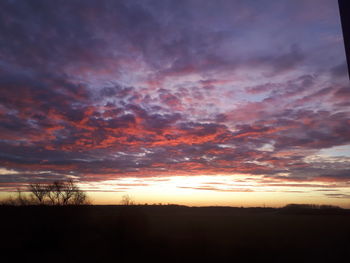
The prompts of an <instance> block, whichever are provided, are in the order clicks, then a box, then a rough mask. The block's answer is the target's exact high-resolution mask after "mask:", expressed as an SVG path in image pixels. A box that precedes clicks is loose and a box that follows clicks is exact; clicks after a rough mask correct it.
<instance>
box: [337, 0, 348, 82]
mask: <svg viewBox="0 0 350 263" xmlns="http://www.w3.org/2000/svg"><path fill="white" fill-rule="evenodd" d="M338 4H339V12H340V20H341V24H342V30H343V37H344V45H345V52H346V59H347V62H348V72H349V78H350V68H349V62H350V12H349V9H350V8H349V4H350V3H349V0H338Z"/></svg>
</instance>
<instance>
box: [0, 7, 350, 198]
mask: <svg viewBox="0 0 350 263" xmlns="http://www.w3.org/2000/svg"><path fill="white" fill-rule="evenodd" d="M339 21H340V20H339V14H338V6H337V1H319V0H317V1H316V0H315V1H312V0H308V1H301V0H300V1H299V0H298V1H269V0H264V1H239V0H237V1H226V0H222V1H209V0H208V1H195V0H193V1H192V0H190V1H170V0H169V1H166V0H165V1H163V0H154V1H136V0H135V1H126V0H125V1H112V0H102V1H68V0H67V1H65V0H62V1H41V0H34V1H7V0H4V1H1V2H0V35H1V38H0V184H1V185H0V186H1V187H2V189H10V188H15V187H18V186H19V185H23V184H27V183H30V182H45V181H52V180H59V179H63V178H67V177H74V178H76V179H78V180H80V181H81V182H82V183H92V182H104V181H107V180H113V179H118V178H125V177H136V178H151V177H152V178H153V177H156V176H158V177H161V176H167V177H169V176H178V175H186V176H196V175H233V176H234V175H239V174H241V175H242V174H243V175H247V176H250V177H251V178H253V179H254V178H255V180H256V182H260V184H261V185H267V186H270V187H273V186H283V185H284V186H286V187H287V186H289V187H294V186H296V187H303V185H304V186H310V187H322V185H323V186H324V183H325V182H329V183H330V185H332V187H344V186H348V185H347V183H349V182H350V153H349V152H346V153H345V154H342V153H341V152H339V151H337V150H334V149H337V147H348V146H350V110H349V107H350V104H349V101H350V87H349V80H348V76H347V65H346V63H345V62H344V61H345V53H344V47H343V42H342V34H341V27H340V24H339V23H340V22H339ZM132 185H134V184H132ZM136 185H140V186H145V185H146V184H144V183H142V182H138V183H137V184H136ZM120 186H124V187H128V186H130V185H128V184H121V185H120ZM181 187H182V188H184V189H185V188H187V189H199V190H211V191H231V192H251V191H256V189H255V188H254V189H250V187H244V188H237V187H236V186H234V185H233V186H231V187H229V188H225V187H223V188H222V187H220V186H215V185H213V184H208V185H200V186H194V187H192V186H181ZM91 189H92V188H91ZM326 195H327V196H329V197H334V198H338V197H339V198H340V197H343V196H344V197H348V196H347V195H346V194H343V193H335V194H333V193H327V194H326Z"/></svg>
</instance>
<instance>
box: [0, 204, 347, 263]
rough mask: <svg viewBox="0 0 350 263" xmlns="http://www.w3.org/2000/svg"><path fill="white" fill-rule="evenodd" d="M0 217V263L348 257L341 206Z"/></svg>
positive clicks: (103, 209) (57, 211)
mask: <svg viewBox="0 0 350 263" xmlns="http://www.w3.org/2000/svg"><path fill="white" fill-rule="evenodd" d="M0 216H1V219H0V220H1V222H0V223H1V225H0V226H1V237H0V239H1V241H0V242H1V243H2V244H1V248H0V249H1V256H0V258H1V261H2V262H21V261H32V260H34V261H33V262H36V263H37V262H48V263H51V262H348V261H347V260H350V213H349V211H348V210H341V211H340V210H339V211H338V210H333V211H327V210H324V211H321V210H317V211H316V210H315V211H313V210H305V211H297V210H295V211H286V210H283V209H272V208H225V207H211V208H210V207H208V208H190V207H181V206H130V207H122V206H85V207H0ZM344 260H345V261H344Z"/></svg>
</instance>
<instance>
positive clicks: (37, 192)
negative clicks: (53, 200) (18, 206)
mask: <svg viewBox="0 0 350 263" xmlns="http://www.w3.org/2000/svg"><path fill="white" fill-rule="evenodd" d="M29 191H30V192H31V193H32V195H33V196H34V198H36V200H37V201H38V202H39V204H40V205H41V204H43V203H44V200H45V197H46V196H47V195H48V188H47V186H46V185H43V184H38V183H37V184H30V185H29Z"/></svg>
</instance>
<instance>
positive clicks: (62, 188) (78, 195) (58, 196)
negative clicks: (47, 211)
mask: <svg viewBox="0 0 350 263" xmlns="http://www.w3.org/2000/svg"><path fill="white" fill-rule="evenodd" d="M29 191H30V192H31V193H32V195H33V196H34V198H35V199H36V200H37V202H38V203H39V204H51V205H82V204H87V203H88V198H87V195H86V193H85V192H83V191H82V190H80V189H79V187H78V186H77V185H76V184H75V183H74V181H73V180H71V179H70V180H68V181H55V182H53V183H52V184H31V185H30V186H29Z"/></svg>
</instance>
